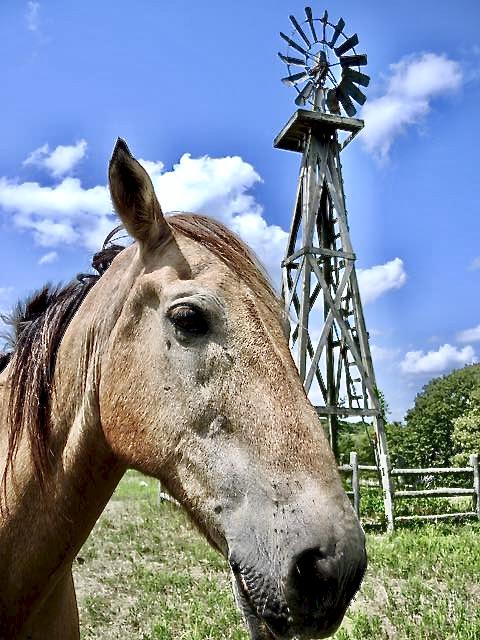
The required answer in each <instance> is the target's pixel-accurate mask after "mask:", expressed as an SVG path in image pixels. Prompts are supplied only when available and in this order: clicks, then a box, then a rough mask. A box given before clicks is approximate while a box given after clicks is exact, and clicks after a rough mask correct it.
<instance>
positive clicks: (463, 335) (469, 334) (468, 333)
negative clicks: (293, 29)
mask: <svg viewBox="0 0 480 640" xmlns="http://www.w3.org/2000/svg"><path fill="white" fill-rule="evenodd" d="M457 340H458V342H462V343H464V344H465V343H466V342H480V324H478V325H477V326H476V327H473V328H472V329H465V330H464V331H460V333H458V334H457Z"/></svg>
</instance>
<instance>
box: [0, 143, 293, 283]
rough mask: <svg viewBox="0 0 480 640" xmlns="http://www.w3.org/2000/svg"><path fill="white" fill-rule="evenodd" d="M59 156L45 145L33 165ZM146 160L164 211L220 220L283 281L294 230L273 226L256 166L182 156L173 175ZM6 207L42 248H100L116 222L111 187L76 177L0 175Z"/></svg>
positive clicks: (1, 202)
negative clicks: (47, 181) (53, 179)
mask: <svg viewBox="0 0 480 640" xmlns="http://www.w3.org/2000/svg"><path fill="white" fill-rule="evenodd" d="M85 144H86V143H85ZM58 148H59V147H57V149H58ZM38 151H40V153H37V152H38ZM55 151H56V150H55ZM54 153H55V152H53V153H52V154H49V153H48V145H45V146H44V147H42V148H40V150H37V151H36V152H34V154H36V155H34V154H31V155H30V160H29V162H28V164H38V162H43V161H44V159H45V157H48V158H50V157H51V156H52V155H53V154H54ZM32 155H34V158H33V159H32ZM141 162H142V164H143V165H144V167H145V168H146V169H147V171H148V172H149V173H150V175H151V177H152V181H153V183H154V186H155V189H156V192H157V194H158V197H159V200H160V202H161V205H162V208H163V210H164V211H166V212H167V211H172V210H176V211H191V212H194V213H205V214H208V215H212V216H214V217H216V218H218V219H220V220H221V221H222V222H224V223H225V224H226V225H227V226H229V227H230V228H232V229H233V230H234V231H236V232H237V233H238V234H239V235H240V236H241V237H242V238H243V239H244V240H245V241H246V242H248V243H249V244H250V246H251V247H252V248H253V249H254V251H256V252H257V253H258V255H259V256H260V258H261V260H262V261H263V263H264V264H265V266H266V267H267V269H268V270H269V271H270V273H271V274H272V275H274V276H275V277H277V274H278V270H279V264H280V260H281V257H282V254H283V250H284V246H285V242H286V238H287V233H286V232H285V231H284V230H283V229H281V228H280V227H279V226H277V225H269V224H268V223H267V221H266V220H265V218H264V216H263V208H262V207H261V205H260V204H259V203H258V202H257V201H256V199H255V196H254V195H252V193H251V190H252V189H253V188H254V187H255V185H256V184H257V183H259V182H260V181H261V178H260V176H259V175H258V173H257V172H256V171H255V170H254V168H253V167H252V165H250V164H249V163H247V162H245V161H244V160H243V159H242V158H240V157H238V156H232V157H224V158H210V157H208V156H204V157H201V158H192V157H191V156H190V154H185V155H183V156H182V157H181V159H180V161H179V162H178V163H177V164H176V165H174V167H173V168H172V169H171V170H170V171H165V169H164V165H163V163H162V162H158V161H151V160H142V161H141ZM0 209H3V211H4V212H6V213H7V214H10V215H11V216H12V219H13V222H14V223H15V224H16V226H17V227H19V228H21V229H25V230H29V231H31V232H32V233H33V235H34V238H35V241H36V242H37V244H39V245H41V246H44V247H52V248H53V247H57V246H59V245H62V244H76V245H80V246H84V247H86V248H87V249H89V250H96V249H98V247H99V246H100V245H101V243H102V242H103V239H104V238H105V236H106V235H107V233H108V232H109V231H110V230H111V229H112V227H113V226H114V225H115V222H116V221H115V218H114V214H113V210H112V206H111V202H110V195H109V192H108V187H107V186H106V185H97V186H95V187H91V188H86V187H84V186H83V185H82V183H81V181H80V180H79V179H78V178H73V177H64V178H63V179H61V180H60V181H59V182H58V183H57V184H54V185H53V186H46V185H43V184H41V183H39V182H19V181H18V180H12V179H9V178H6V177H3V178H0Z"/></svg>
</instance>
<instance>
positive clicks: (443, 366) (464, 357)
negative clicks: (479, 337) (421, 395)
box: [400, 344, 476, 374]
mask: <svg viewBox="0 0 480 640" xmlns="http://www.w3.org/2000/svg"><path fill="white" fill-rule="evenodd" d="M475 360H476V356H475V351H474V350H473V347H472V346H470V345H467V346H465V347H463V349H457V347H454V346H452V345H450V344H444V345H442V346H441V347H440V348H439V349H438V350H437V351H428V352H427V353H425V352H424V351H408V353H406V354H405V358H404V359H403V361H402V362H401V363H400V369H401V370H402V372H403V373H412V374H433V373H442V372H443V371H446V370H448V369H452V368H454V367H457V366H458V367H461V366H464V365H466V364H469V363H472V362H474V361H475Z"/></svg>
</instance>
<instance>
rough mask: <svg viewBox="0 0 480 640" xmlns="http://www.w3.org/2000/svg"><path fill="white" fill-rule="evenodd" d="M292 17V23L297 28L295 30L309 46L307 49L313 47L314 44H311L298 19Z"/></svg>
mask: <svg viewBox="0 0 480 640" xmlns="http://www.w3.org/2000/svg"><path fill="white" fill-rule="evenodd" d="M289 17H290V22H291V23H292V24H293V26H294V27H295V29H296V30H297V33H298V34H299V36H300V37H301V38H302V40H303V41H304V42H305V44H306V45H307V47H309V48H310V47H311V46H312V43H311V42H310V40H309V39H308V38H307V36H306V35H305V31H304V30H303V29H302V27H301V26H300V25H299V24H298V21H297V19H296V18H295V16H289Z"/></svg>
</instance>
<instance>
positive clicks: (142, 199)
mask: <svg viewBox="0 0 480 640" xmlns="http://www.w3.org/2000/svg"><path fill="white" fill-rule="evenodd" d="M108 180H109V184H110V195H111V197H112V202H113V206H114V207H115V210H116V212H117V213H118V215H119V216H120V219H121V221H122V222H123V224H124V225H125V228H126V230H127V231H128V233H129V234H130V235H131V236H132V237H133V238H135V240H138V242H139V243H140V245H141V246H142V247H144V248H150V247H154V246H156V245H158V244H159V243H160V242H161V241H162V240H163V238H164V237H165V236H166V235H168V234H170V233H171V231H170V227H169V226H168V224H167V223H166V221H165V218H164V217H163V213H162V208H161V207H160V203H159V202H158V200H157V196H156V195H155V190H154V188H153V184H152V181H151V180H150V176H149V175H148V173H147V172H146V171H145V169H144V168H143V167H142V165H141V164H140V163H139V162H138V161H137V160H135V158H134V157H133V156H132V154H131V153H130V150H129V148H128V147H127V143H126V142H125V140H122V139H121V138H118V139H117V143H116V144H115V149H114V150H113V154H112V159H111V160H110V166H109V168H108Z"/></svg>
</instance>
